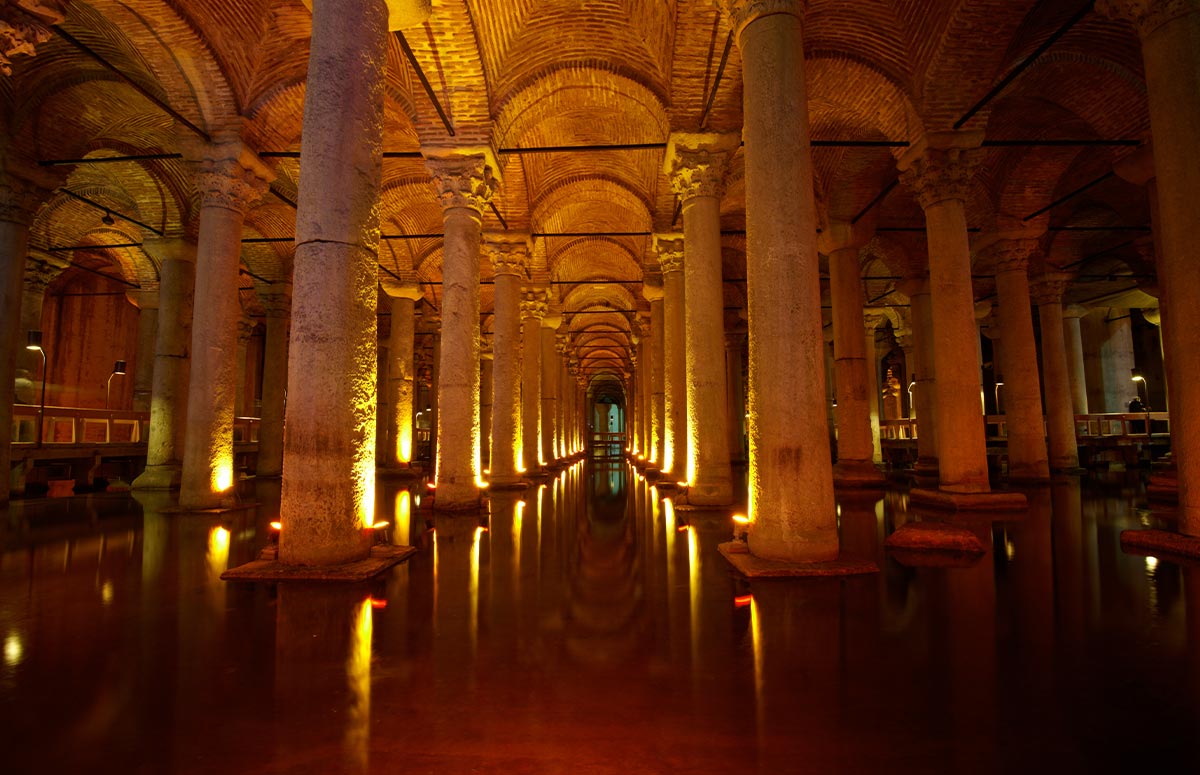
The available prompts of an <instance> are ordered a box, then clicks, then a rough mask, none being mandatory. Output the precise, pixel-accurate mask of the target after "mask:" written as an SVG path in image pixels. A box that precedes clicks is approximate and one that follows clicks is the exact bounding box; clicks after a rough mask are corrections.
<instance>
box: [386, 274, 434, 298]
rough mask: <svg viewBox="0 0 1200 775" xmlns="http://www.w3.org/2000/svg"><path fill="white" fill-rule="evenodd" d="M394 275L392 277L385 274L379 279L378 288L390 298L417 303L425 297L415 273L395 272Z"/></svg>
mask: <svg viewBox="0 0 1200 775" xmlns="http://www.w3.org/2000/svg"><path fill="white" fill-rule="evenodd" d="M396 275H397V276H395V277H393V276H391V275H387V274H385V275H382V276H381V277H380V278H379V285H380V287H381V288H383V292H384V293H386V294H387V295H388V296H389V297H390V298H393V299H409V300H411V301H417V300H418V299H420V298H421V297H422V296H424V295H425V292H424V291H422V290H421V280H420V278H419V277H417V273H416V272H412V271H408V272H397V273H396Z"/></svg>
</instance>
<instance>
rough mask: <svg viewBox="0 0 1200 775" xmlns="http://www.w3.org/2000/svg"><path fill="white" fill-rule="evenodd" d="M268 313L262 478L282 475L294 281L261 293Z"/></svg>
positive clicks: (260, 460) (260, 434) (261, 429)
mask: <svg viewBox="0 0 1200 775" xmlns="http://www.w3.org/2000/svg"><path fill="white" fill-rule="evenodd" d="M258 300H259V301H260V302H262V305H263V310H264V311H265V312H266V313H267V332H266V337H265V339H264V342H263V375H262V411H261V414H260V415H259V422H258V466H257V468H255V471H254V473H255V475H256V476H259V477H268V476H280V475H282V474H283V414H284V406H285V402H284V399H285V397H286V395H287V387H288V384H287V376H288V337H289V333H290V332H291V328H292V284H291V283H290V282H282V281H280V282H276V283H274V284H273V285H269V286H267V288H266V289H265V290H263V291H260V292H259V294H258Z"/></svg>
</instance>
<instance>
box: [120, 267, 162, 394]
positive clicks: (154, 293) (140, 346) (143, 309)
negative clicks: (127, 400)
mask: <svg viewBox="0 0 1200 775" xmlns="http://www.w3.org/2000/svg"><path fill="white" fill-rule="evenodd" d="M125 295H126V297H127V298H129V300H130V301H132V302H133V304H134V306H135V307H137V308H138V330H137V350H136V351H135V354H134V357H133V411H135V412H148V411H150V399H151V397H152V396H153V395H154V348H155V344H156V342H157V341H158V289H157V288H156V289H153V290H149V291H134V292H132V293H127V294H125Z"/></svg>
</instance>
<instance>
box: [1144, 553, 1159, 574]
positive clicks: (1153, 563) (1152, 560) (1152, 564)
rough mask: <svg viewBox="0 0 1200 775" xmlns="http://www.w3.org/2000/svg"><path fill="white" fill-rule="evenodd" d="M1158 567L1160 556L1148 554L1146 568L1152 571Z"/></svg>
mask: <svg viewBox="0 0 1200 775" xmlns="http://www.w3.org/2000/svg"><path fill="white" fill-rule="evenodd" d="M1157 567H1158V558H1157V557H1151V556H1149V555H1147V556H1146V570H1147V571H1152V570H1154V569H1155V568H1157Z"/></svg>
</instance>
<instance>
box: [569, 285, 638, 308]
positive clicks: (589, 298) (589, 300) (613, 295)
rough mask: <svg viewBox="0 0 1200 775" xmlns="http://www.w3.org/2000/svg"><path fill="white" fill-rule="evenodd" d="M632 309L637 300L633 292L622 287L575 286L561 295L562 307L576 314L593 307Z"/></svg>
mask: <svg viewBox="0 0 1200 775" xmlns="http://www.w3.org/2000/svg"><path fill="white" fill-rule="evenodd" d="M597 305H600V306H604V305H607V306H609V307H613V308H616V309H633V308H634V307H635V306H637V300H636V299H635V298H634V295H633V292H632V291H630V290H629V288H627V287H625V286H623V285H604V286H593V285H576V286H573V287H572V288H571V290H569V291H567V292H566V293H565V294H564V295H563V300H562V306H563V309H564V310H566V311H571V312H578V311H579V310H581V309H586V308H591V307H594V306H597Z"/></svg>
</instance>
